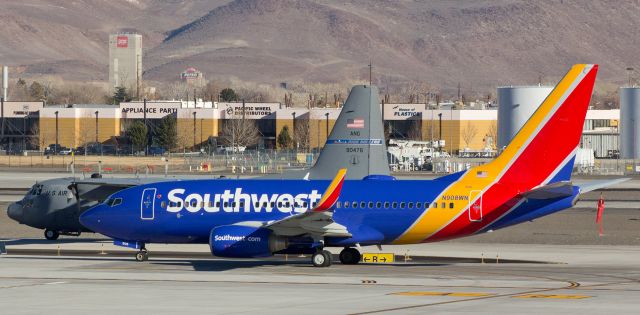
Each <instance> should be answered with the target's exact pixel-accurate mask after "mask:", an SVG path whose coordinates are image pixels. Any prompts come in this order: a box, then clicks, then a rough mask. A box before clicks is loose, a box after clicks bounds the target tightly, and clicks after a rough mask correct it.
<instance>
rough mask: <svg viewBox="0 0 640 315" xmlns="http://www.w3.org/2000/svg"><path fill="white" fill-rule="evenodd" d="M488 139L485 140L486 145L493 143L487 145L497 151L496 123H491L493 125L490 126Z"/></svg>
mask: <svg viewBox="0 0 640 315" xmlns="http://www.w3.org/2000/svg"><path fill="white" fill-rule="evenodd" d="M487 138H488V139H486V140H485V143H487V142H491V143H487V144H488V145H489V146H490V147H491V148H492V149H494V150H495V149H496V146H497V145H498V144H497V140H498V123H497V122H495V121H492V122H491V125H490V126H489V134H488V135H487Z"/></svg>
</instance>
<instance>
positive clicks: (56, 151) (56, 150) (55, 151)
mask: <svg viewBox="0 0 640 315" xmlns="http://www.w3.org/2000/svg"><path fill="white" fill-rule="evenodd" d="M58 113H59V112H58V111H56V112H55V114H56V146H55V148H53V154H54V155H57V154H58V145H59V142H58ZM40 134H42V129H41V130H40Z"/></svg>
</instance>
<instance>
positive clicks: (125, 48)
mask: <svg viewBox="0 0 640 315" xmlns="http://www.w3.org/2000/svg"><path fill="white" fill-rule="evenodd" d="M141 84H142V35H139V34H131V33H120V34H112V35H109V87H111V88H112V89H113V88H116V87H124V88H126V89H127V90H129V91H133V92H134V93H132V94H133V95H140V88H141Z"/></svg>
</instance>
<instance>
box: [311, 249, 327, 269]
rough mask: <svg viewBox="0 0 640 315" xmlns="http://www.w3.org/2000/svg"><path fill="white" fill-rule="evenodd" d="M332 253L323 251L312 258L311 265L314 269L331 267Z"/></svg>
mask: <svg viewBox="0 0 640 315" xmlns="http://www.w3.org/2000/svg"><path fill="white" fill-rule="evenodd" d="M331 259H332V256H331V253H330V252H329V251H328V250H321V251H318V252H316V253H315V254H313V255H312V256H311V263H312V264H313V266H314V267H329V266H331Z"/></svg>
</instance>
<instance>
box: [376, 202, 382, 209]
mask: <svg viewBox="0 0 640 315" xmlns="http://www.w3.org/2000/svg"><path fill="white" fill-rule="evenodd" d="M376 208H378V209H380V208H382V202H380V201H378V202H376Z"/></svg>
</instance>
